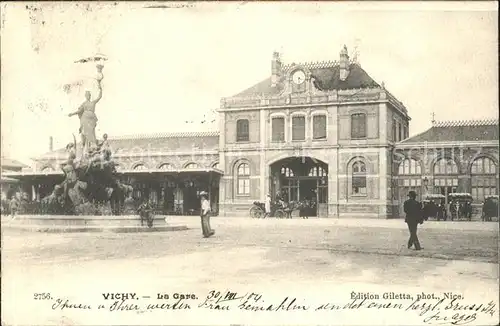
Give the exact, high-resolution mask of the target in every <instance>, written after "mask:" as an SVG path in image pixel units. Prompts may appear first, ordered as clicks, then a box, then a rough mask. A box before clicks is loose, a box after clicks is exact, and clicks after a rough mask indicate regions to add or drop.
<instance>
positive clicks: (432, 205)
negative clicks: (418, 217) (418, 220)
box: [422, 194, 447, 221]
mask: <svg viewBox="0 0 500 326" xmlns="http://www.w3.org/2000/svg"><path fill="white" fill-rule="evenodd" d="M445 199H446V197H445V196H443V195H441V194H428V195H426V196H424V199H423V200H422V210H423V213H424V219H425V220H428V219H429V218H431V217H432V218H434V219H436V220H438V221H441V220H444V221H446V219H447V214H446V207H445Z"/></svg>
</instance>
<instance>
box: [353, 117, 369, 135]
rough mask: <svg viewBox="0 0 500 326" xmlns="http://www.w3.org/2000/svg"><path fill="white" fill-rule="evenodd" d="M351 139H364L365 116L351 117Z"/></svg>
mask: <svg viewBox="0 0 500 326" xmlns="http://www.w3.org/2000/svg"><path fill="white" fill-rule="evenodd" d="M351 138H353V139H359V138H366V114H364V113H356V114H353V115H351Z"/></svg>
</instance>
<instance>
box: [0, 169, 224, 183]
mask: <svg viewBox="0 0 500 326" xmlns="http://www.w3.org/2000/svg"><path fill="white" fill-rule="evenodd" d="M116 173H117V174H135V175H137V174H153V173H154V174H186V173H213V174H219V175H223V174H224V172H223V171H222V170H220V169H216V168H182V169H148V168H146V169H126V170H125V169H123V170H117V171H116ZM43 176H63V172H62V171H19V172H10V171H9V172H4V173H3V174H2V183H3V180H4V179H6V180H14V182H17V181H18V180H17V179H27V178H30V177H43Z"/></svg>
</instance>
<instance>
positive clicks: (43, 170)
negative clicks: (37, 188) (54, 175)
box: [42, 166, 54, 172]
mask: <svg viewBox="0 0 500 326" xmlns="http://www.w3.org/2000/svg"><path fill="white" fill-rule="evenodd" d="M52 171H54V169H53V168H52V167H51V166H46V167H44V168H43V169H42V172H52Z"/></svg>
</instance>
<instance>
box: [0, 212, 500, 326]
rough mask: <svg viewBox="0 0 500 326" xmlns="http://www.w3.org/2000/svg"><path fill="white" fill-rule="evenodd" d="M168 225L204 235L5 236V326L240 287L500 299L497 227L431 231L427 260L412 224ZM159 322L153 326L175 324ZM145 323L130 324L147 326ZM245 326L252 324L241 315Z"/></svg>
mask: <svg viewBox="0 0 500 326" xmlns="http://www.w3.org/2000/svg"><path fill="white" fill-rule="evenodd" d="M168 220H169V223H174V224H175V223H179V222H184V223H185V224H187V225H188V226H189V227H192V228H191V229H189V230H187V231H177V232H164V233H161V232H157V233H155V232H153V233H128V234H127V233H122V234H119V233H118V234H115V233H62V234H47V233H34V232H22V231H13V230H9V229H5V228H4V231H3V238H2V241H3V242H2V248H3V250H2V263H3V265H2V272H3V275H2V292H3V293H2V294H3V298H7V299H4V300H3V304H4V307H9V308H10V309H7V310H4V311H5V312H8V313H9V314H7V315H6V316H5V318H10V319H5V321H6V322H9V320H11V321H16V322H18V323H21V324H23V323H24V324H30V323H31V322H32V320H33V318H34V317H35V316H38V317H40V318H42V317H41V316H43V318H44V320H45V322H44V324H47V323H49V324H50V323H56V324H57V323H60V322H61V319H60V318H62V317H61V315H58V314H57V311H56V312H53V311H51V310H50V309H48V310H47V309H45V310H44V309H43V307H42V302H34V301H32V297H33V293H36V292H51V293H52V295H60V296H64V297H69V298H75V299H76V298H78V299H80V300H83V299H86V300H88V301H89V302H92V301H93V300H96V299H101V298H100V297H101V293H103V292H111V291H115V292H122V291H123V292H137V291H140V292H142V293H148V294H150V295H155V293H157V292H162V291H163V292H166V291H170V292H172V291H176V290H178V291H183V292H193V293H195V294H196V295H197V296H199V297H203V296H205V295H206V293H208V291H210V290H220V291H224V289H228V288H230V289H231V290H234V291H238V292H243V291H250V290H251V291H261V293H266V294H267V295H268V296H278V295H279V294H280V293H283V294H287V295H289V293H290V295H292V294H295V295H301V296H303V297H306V298H307V297H312V298H319V297H329V296H331V295H333V293H337V294H338V295H340V296H341V297H342V298H344V299H348V295H349V293H350V292H351V291H360V292H361V291H362V292H367V291H375V292H377V291H409V292H411V291H414V292H415V293H418V292H419V291H420V292H421V291H453V292H454V293H462V294H466V295H468V297H469V298H471V297H472V296H474V297H482V298H488V299H489V300H490V299H495V298H497V288H496V285H497V280H498V265H497V262H498V254H497V252H498V248H497V243H498V235H497V227H498V226H497V224H496V223H494V224H491V223H490V224H484V223H483V224H482V225H479V226H474V225H472V224H467V223H462V224H461V225H460V224H458V223H455V224H449V225H445V224H443V223H441V224H438V223H431V222H429V223H427V224H424V226H423V227H422V228H421V230H420V239H421V242H422V243H423V247H424V250H422V251H421V252H416V251H414V250H409V249H407V248H406V247H405V243H406V240H407V236H408V235H407V230H406V229H405V228H404V223H403V222H402V221H385V222H384V221H370V220H359V221H358V223H353V222H345V223H344V222H342V221H331V220H249V219H229V218H213V222H212V226H213V227H214V228H215V229H216V230H217V233H216V235H215V236H214V237H213V238H210V239H203V238H201V231H200V229H199V225H198V222H199V221H198V218H196V217H184V218H180V217H176V218H169V219H168ZM401 223H402V224H403V225H401ZM349 224H351V225H349ZM359 225H365V226H363V227H360V226H359ZM31 304H33V305H31ZM23 305H31V306H30V309H31V311H32V312H33V313H32V314H29V315H23V314H22V313H21V309H22V308H21V307H23ZM46 308H47V307H46ZM71 313H72V312H71ZM207 313H208V312H207ZM68 314H69V315H68ZM63 315H64V316H66V317H68V316H72V317H71V318H70V319H71V320H73V321H75V320H78V321H79V323H86V324H102V323H105V321H104V319H96V316H90V315H89V316H87V315H82V314H70V312H66V314H63ZM154 316H155V315H154V314H148V315H143V316H142V318H150V319H146V320H147V322H148V323H153V324H154V323H162V322H163V320H158V319H156V318H157V317H154ZM197 316H198V317H196V318H201V317H200V316H201V315H197ZM38 317H37V318H38ZM121 317H122V316H120V318H121ZM68 318H69V317H68ZM75 318H76V319H75ZM102 318H107V317H106V316H103V317H102ZM114 318H117V317H116V316H115V317H114ZM124 318H125V317H124ZM134 318H136V317H130V316H129V317H127V318H125V319H123V320H121V319H120V322H124V323H144V322H146V321H145V320H144V319H134ZM176 318H180V317H176ZM182 318H183V319H182V320H183V323H189V322H191V323H201V322H203V321H204V322H205V323H207V322H208V321H210V323H215V319H210V318H211V317H206V318H208V319H203V318H201V319H196V318H195V319H193V318H194V317H192V316H191V317H188V316H184V317H182ZM233 318H236V320H235V321H237V322H243V321H242V320H241V319H238V318H242V317H241V316H239V315H238V316H237V315H235V316H233ZM286 318H290V317H286ZM297 318H298V317H297ZM301 318H302V317H301ZM314 318H317V317H314ZM344 318H352V316H350V317H344ZM299 319H300V318H299ZM113 320H114V319H113ZM231 320H232V321H233V319H231ZM293 320H295V319H293ZM304 320H308V319H304ZM349 320H350V323H352V321H351V320H352V319H349ZM114 322H115V323H116V322H117V321H116V320H114ZM228 322H229V320H228ZM253 322H254V323H255V322H256V321H253ZM266 322H267V323H268V320H267V319H266ZM358 322H359V323H361V324H363V323H368V324H369V322H370V320H369V319H366V320H364V321H363V320H359V321H358ZM413 322H414V323H415V324H419V323H421V320H420V321H419V320H418V319H415V320H414V321H412V323H413ZM257 323H259V322H257ZM409 323H410V321H409ZM339 324H342V322H339ZM395 324H397V323H395Z"/></svg>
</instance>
